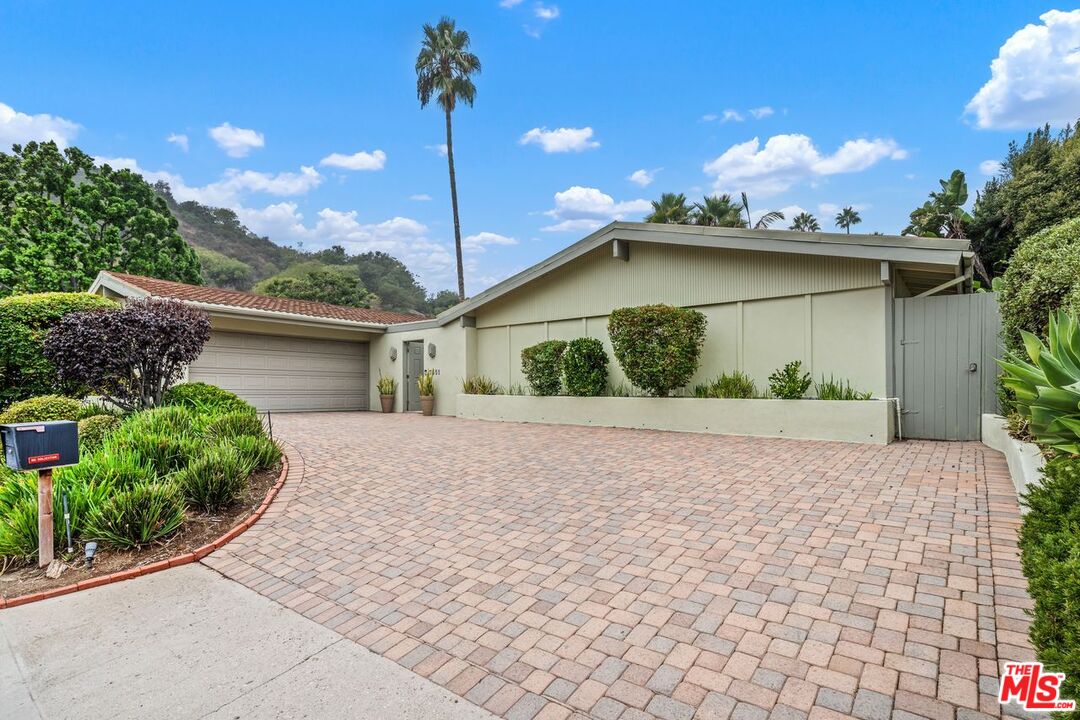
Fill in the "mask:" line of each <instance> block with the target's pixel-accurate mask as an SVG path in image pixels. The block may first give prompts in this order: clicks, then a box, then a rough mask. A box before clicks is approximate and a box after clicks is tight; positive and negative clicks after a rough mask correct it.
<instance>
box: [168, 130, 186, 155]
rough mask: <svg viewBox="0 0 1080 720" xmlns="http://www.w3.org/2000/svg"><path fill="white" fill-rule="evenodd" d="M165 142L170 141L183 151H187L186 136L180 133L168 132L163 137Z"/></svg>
mask: <svg viewBox="0 0 1080 720" xmlns="http://www.w3.org/2000/svg"><path fill="white" fill-rule="evenodd" d="M165 142H167V143H172V144H173V145H175V146H176V147H178V148H180V149H181V150H183V151H184V152H187V151H188V136H187V135H184V134H182V133H172V134H170V135H169V136H168V137H167V138H165Z"/></svg>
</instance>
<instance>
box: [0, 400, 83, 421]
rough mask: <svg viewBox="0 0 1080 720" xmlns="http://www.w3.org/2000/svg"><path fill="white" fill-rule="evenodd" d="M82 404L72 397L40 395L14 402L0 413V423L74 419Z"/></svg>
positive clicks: (77, 415)
mask: <svg viewBox="0 0 1080 720" xmlns="http://www.w3.org/2000/svg"><path fill="white" fill-rule="evenodd" d="M81 409H82V404H81V403H80V402H79V401H78V400H75V399H74V398H69V397H62V396H60V395H41V396H39V397H32V398H29V399H27V400H20V401H19V402H17V403H14V404H13V405H12V406H11V407H9V408H8V409H7V410H5V411H4V412H2V413H0V424H5V423H20V422H46V421H49V420H75V419H76V418H78V417H79V412H80V410H81Z"/></svg>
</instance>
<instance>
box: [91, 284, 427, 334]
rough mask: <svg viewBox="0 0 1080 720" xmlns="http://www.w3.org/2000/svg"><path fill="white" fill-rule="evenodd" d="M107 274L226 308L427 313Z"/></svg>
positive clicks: (386, 318) (385, 317)
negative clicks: (379, 308) (373, 308)
mask: <svg viewBox="0 0 1080 720" xmlns="http://www.w3.org/2000/svg"><path fill="white" fill-rule="evenodd" d="M108 274H109V275H111V276H112V277H114V278H116V279H117V280H120V281H122V282H125V283H127V284H128V285H133V286H135V287H136V288H139V289H140V290H143V291H144V292H147V293H149V294H150V295H153V296H154V297H162V298H172V299H174V300H190V301H192V302H200V303H209V304H212V305H227V306H229V307H238V308H247V309H250V310H266V311H269V312H281V313H291V314H293V315H307V316H309V317H317V318H333V319H335V320H352V321H355V322H363V323H377V324H379V325H393V324H395V323H404V322H414V321H416V320H423V319H425V318H427V317H428V316H427V315H420V314H415V315H413V314H408V313H399V312H391V311H389V310H368V309H365V308H354V307H345V306H342V305H331V304H330V303H322V302H314V301H311V300H293V299H291V298H279V297H268V296H266V295H256V294H255V293H249V292H241V291H239V290H223V289H221V288H215V287H206V286H203V285H186V284H184V283H178V282H172V281H171V280H158V279H157V278H150V277H143V276H141V275H127V274H125V273H118V272H109V273H108Z"/></svg>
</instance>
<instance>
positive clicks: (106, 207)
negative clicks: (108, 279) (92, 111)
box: [0, 141, 202, 295]
mask: <svg viewBox="0 0 1080 720" xmlns="http://www.w3.org/2000/svg"><path fill="white" fill-rule="evenodd" d="M100 270H117V271H120V272H128V273H133V274H136V275H150V276H153V277H158V278H161V279H163V280H178V281H180V282H187V283H201V282H202V277H201V275H200V272H199V260H198V258H197V257H196V255H195V252H194V250H192V249H191V247H190V246H188V244H187V243H185V242H184V240H183V238H181V237H180V234H179V233H178V232H177V222H176V219H175V218H174V217H173V216H172V215H171V214H170V213H169V210H168V207H167V206H166V204H165V202H164V200H162V199H161V198H160V197H158V196H157V195H156V194H155V193H154V189H153V188H152V187H151V186H150V185H149V184H147V182H146V181H145V180H143V178H142V176H141V175H137V174H136V173H133V172H131V171H130V170H114V169H113V168H111V167H110V166H109V165H107V164H106V165H102V166H101V167H98V166H97V165H95V163H94V160H93V158H91V157H90V156H89V155H87V154H86V153H84V152H82V151H81V150H79V149H78V148H67V149H65V150H63V151H61V150H60V149H59V148H58V147H57V145H56V143H54V142H52V141H50V142H45V143H37V142H31V143H27V144H26V145H25V146H23V145H14V146H12V152H11V154H10V155H9V154H6V153H0V294H4V295H8V294H13V293H19V292H44V291H56V290H69V289H71V288H72V287H87V286H88V285H90V283H91V282H92V281H93V279H94V277H95V276H96V275H97V273H98V272H99V271H100Z"/></svg>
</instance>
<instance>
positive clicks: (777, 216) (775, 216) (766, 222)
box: [742, 193, 784, 230]
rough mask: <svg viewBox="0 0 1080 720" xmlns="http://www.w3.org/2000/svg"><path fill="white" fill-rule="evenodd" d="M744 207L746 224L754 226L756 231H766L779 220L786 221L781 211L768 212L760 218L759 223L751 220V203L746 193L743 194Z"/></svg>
mask: <svg viewBox="0 0 1080 720" xmlns="http://www.w3.org/2000/svg"><path fill="white" fill-rule="evenodd" d="M742 205H743V210H745V211H746V222H747V225H746V226H752V227H753V228H754V229H755V230H764V229H765V228H767V227H769V226H770V225H772V224H773V223H774V222H776V221H777V220H783V219H784V213H782V212H780V211H779V210H773V211H771V212H767V213H765V214H764V215H762V216H761V217H759V218H758V221H757V222H753V221H752V220H751V219H750V201H749V200H747V198H746V193H743V194H742ZM746 226H744V227H746Z"/></svg>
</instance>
